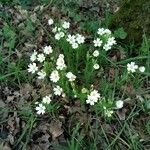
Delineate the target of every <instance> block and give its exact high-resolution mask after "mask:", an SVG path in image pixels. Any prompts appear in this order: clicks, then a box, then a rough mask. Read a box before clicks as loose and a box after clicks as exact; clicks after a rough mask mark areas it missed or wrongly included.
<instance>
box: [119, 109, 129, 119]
mask: <svg viewBox="0 0 150 150" xmlns="http://www.w3.org/2000/svg"><path fill="white" fill-rule="evenodd" d="M126 112H127V109H125V108H123V109H121V110H117V115H118V117H119V119H120V120H125V119H126Z"/></svg>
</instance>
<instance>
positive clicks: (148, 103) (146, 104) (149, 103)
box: [145, 100, 150, 109]
mask: <svg viewBox="0 0 150 150" xmlns="http://www.w3.org/2000/svg"><path fill="white" fill-rule="evenodd" d="M145 107H146V109H150V100H147V101H146V102H145Z"/></svg>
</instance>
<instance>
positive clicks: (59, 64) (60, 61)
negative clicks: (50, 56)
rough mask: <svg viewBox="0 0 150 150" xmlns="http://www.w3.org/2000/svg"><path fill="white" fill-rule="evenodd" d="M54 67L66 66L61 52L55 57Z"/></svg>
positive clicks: (61, 67) (60, 68)
mask: <svg viewBox="0 0 150 150" xmlns="http://www.w3.org/2000/svg"><path fill="white" fill-rule="evenodd" d="M56 66H57V67H56V68H57V69H58V70H63V69H65V68H66V64H65V60H64V55H63V54H60V55H59V57H58V59H57V62H56Z"/></svg>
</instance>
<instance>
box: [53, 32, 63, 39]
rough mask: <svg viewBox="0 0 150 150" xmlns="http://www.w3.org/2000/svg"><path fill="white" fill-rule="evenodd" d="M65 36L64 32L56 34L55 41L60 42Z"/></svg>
mask: <svg viewBox="0 0 150 150" xmlns="http://www.w3.org/2000/svg"><path fill="white" fill-rule="evenodd" d="M64 36H65V34H64V32H58V33H56V34H55V39H56V40H60V39H61V38H62V37H64Z"/></svg>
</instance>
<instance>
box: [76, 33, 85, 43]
mask: <svg viewBox="0 0 150 150" xmlns="http://www.w3.org/2000/svg"><path fill="white" fill-rule="evenodd" d="M76 41H77V43H78V44H82V43H84V41H85V37H84V36H82V35H80V34H76Z"/></svg>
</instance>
